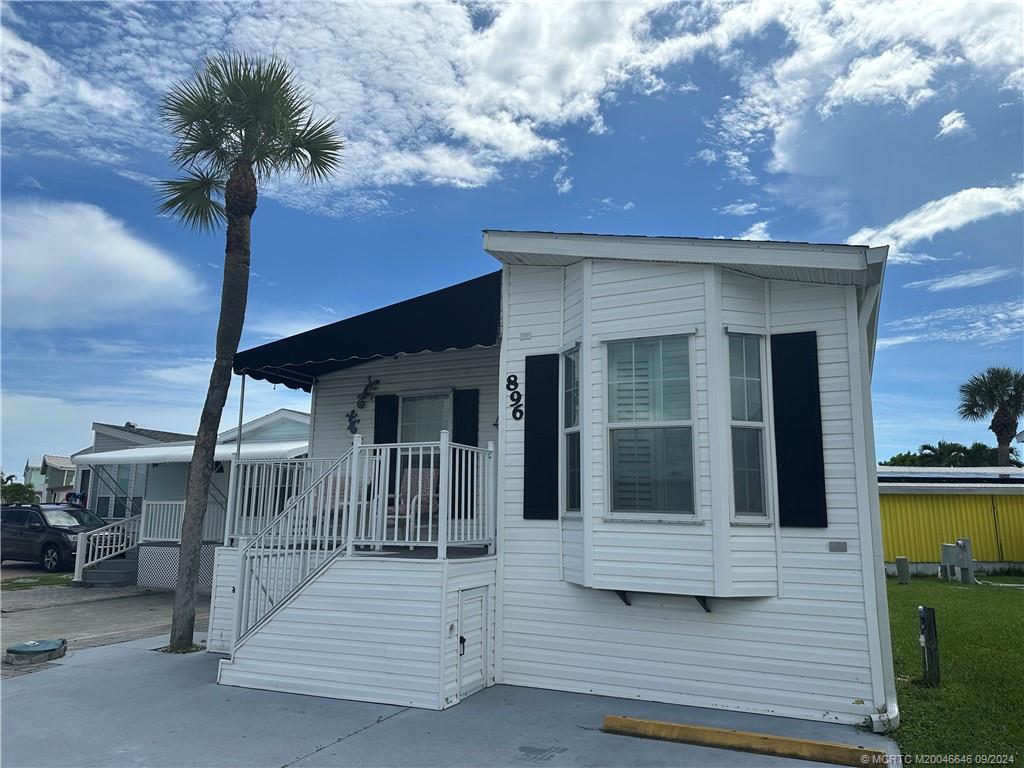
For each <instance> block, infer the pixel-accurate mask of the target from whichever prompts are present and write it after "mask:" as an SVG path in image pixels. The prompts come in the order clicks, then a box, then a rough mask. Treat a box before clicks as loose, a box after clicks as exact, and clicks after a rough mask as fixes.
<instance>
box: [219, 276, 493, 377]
mask: <svg viewBox="0 0 1024 768" xmlns="http://www.w3.org/2000/svg"><path fill="white" fill-rule="evenodd" d="M500 316H501V272H500V271H499V272H492V273H491V274H489V275H483V276H482V277H477V278H474V279H473V280H467V281H466V282H464V283H459V284H458V285H453V286H450V287H448V288H442V289H441V290H439V291H434V292H432V293H426V294H424V295H422V296H417V297H416V298H413V299H408V300H406V301H400V302H399V303H397V304H392V305H391V306H388V307H383V308H381V309H375V310H373V311H372V312H366V313H364V314H362V315H356V316H355V317H350V318H348V319H347V320H340V321H338V322H337V323H331V324H330V325H325V326H323V327H321V328H314V329H313V330H311V331H306V332H305V333H299V334H296V335H295V336H288V337H287V338H284V339H280V340H279V341H274V342H271V343H269V344H263V345H262V346H259V347H253V348H252V349H247V350H245V351H244V352H239V353H237V354H236V355H235V365H234V370H235V373H238V374H243V373H244V374H245V375H246V376H250V377H252V378H254V379H262V380H264V381H271V382H274V383H275V384H284V385H285V386H286V387H291V388H292V389H304V390H306V391H307V392H309V391H310V389H311V387H312V385H313V382H314V381H315V380H316V378H317V377H318V376H322V375H323V374H325V373H330V372H331V371H340V370H343V369H345V368H352V367H354V366H357V365H361V364H362V363H365V362H368V361H369V360H374V359H377V358H381V357H393V356H395V355H401V354H415V353H417V352H443V351H445V350H449V349H470V348H472V347H492V346H494V345H495V344H496V343H497V341H498V324H499V322H500Z"/></svg>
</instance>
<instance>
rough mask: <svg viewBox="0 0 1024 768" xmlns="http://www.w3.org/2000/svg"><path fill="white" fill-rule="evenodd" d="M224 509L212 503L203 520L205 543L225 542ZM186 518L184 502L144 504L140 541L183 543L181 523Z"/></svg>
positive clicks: (146, 502) (151, 502) (208, 506)
mask: <svg viewBox="0 0 1024 768" xmlns="http://www.w3.org/2000/svg"><path fill="white" fill-rule="evenodd" d="M226 517H227V514H226V511H225V509H224V507H222V506H221V505H220V504H217V503H212V502H211V503H210V504H208V505H207V507H206V516H205V517H204V518H203V541H223V540H224V525H225V521H226ZM184 518H185V502H184V501H144V502H142V528H141V531H140V533H139V540H140V541H181V521H182V520H183V519H184Z"/></svg>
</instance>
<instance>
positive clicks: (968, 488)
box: [878, 467, 1024, 495]
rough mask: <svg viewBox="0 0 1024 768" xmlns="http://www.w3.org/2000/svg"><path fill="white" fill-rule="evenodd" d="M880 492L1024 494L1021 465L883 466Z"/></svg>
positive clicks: (1023, 477)
mask: <svg viewBox="0 0 1024 768" xmlns="http://www.w3.org/2000/svg"><path fill="white" fill-rule="evenodd" d="M878 492H879V493H881V494H885V495H890V494H946V495H949V494H953V495H961V494H979V493H980V494H1013V495H1017V494H1024V468H1020V467H879V468H878Z"/></svg>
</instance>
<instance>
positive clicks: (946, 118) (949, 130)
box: [935, 109, 971, 139]
mask: <svg viewBox="0 0 1024 768" xmlns="http://www.w3.org/2000/svg"><path fill="white" fill-rule="evenodd" d="M970 129H971V126H970V124H969V123H968V122H967V117H966V116H965V115H964V113H963V112H961V111H960V110H958V109H954V110H953V111H952V112H947V113H946V114H944V115H943V116H942V117H940V118H939V132H938V133H937V134H935V138H936V139H942V138H945V137H947V136H956V135H957V134H960V133H966V132H967V131H970Z"/></svg>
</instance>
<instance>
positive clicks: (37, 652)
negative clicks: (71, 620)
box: [4, 640, 68, 664]
mask: <svg viewBox="0 0 1024 768" xmlns="http://www.w3.org/2000/svg"><path fill="white" fill-rule="evenodd" d="M67 650H68V641H67V640H29V641H28V642H27V643H15V644H14V645H9V646H7V650H6V652H5V653H4V664H39V663H41V662H44V661H52V660H53V659H59V658H60V657H61V656H63V655H64V654H65V653H66V652H67Z"/></svg>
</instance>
